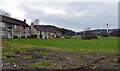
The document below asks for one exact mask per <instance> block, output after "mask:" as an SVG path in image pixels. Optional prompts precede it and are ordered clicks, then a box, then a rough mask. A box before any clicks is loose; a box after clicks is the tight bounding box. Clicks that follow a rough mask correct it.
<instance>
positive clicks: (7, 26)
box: [0, 15, 30, 38]
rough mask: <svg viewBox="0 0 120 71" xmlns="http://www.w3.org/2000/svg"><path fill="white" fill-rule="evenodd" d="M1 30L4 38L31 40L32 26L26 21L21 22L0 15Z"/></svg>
mask: <svg viewBox="0 0 120 71" xmlns="http://www.w3.org/2000/svg"><path fill="white" fill-rule="evenodd" d="M0 29H1V32H0V33H1V36H2V38H29V37H30V26H29V25H28V24H26V20H25V19H24V21H20V20H17V19H14V18H10V17H7V16H3V15H0Z"/></svg>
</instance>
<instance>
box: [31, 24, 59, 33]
mask: <svg viewBox="0 0 120 71" xmlns="http://www.w3.org/2000/svg"><path fill="white" fill-rule="evenodd" d="M33 27H34V28H35V29H36V30H37V31H45V32H53V33H56V32H57V33H60V31H58V29H57V28H56V27H53V26H49V25H33Z"/></svg>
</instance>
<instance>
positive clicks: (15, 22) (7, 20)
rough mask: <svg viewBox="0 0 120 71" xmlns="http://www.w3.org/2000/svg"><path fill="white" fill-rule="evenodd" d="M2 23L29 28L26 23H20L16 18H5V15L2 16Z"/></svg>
mask: <svg viewBox="0 0 120 71" xmlns="http://www.w3.org/2000/svg"><path fill="white" fill-rule="evenodd" d="M0 21H2V22H7V23H12V24H16V25H23V26H29V25H28V24H26V23H25V22H24V21H20V20H17V19H14V18H10V17H7V16H3V15H0Z"/></svg>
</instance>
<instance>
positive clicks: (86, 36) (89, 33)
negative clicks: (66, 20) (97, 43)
mask: <svg viewBox="0 0 120 71" xmlns="http://www.w3.org/2000/svg"><path fill="white" fill-rule="evenodd" d="M81 37H82V39H85V40H90V39H97V35H96V34H95V33H93V32H92V31H90V30H88V31H85V32H84V33H83V35H82V36H81Z"/></svg>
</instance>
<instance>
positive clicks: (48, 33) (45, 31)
mask: <svg viewBox="0 0 120 71" xmlns="http://www.w3.org/2000/svg"><path fill="white" fill-rule="evenodd" d="M61 36H62V34H61V32H60V31H59V30H58V29H57V28H55V26H50V25H31V38H41V39H48V38H60V37H61Z"/></svg>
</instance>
